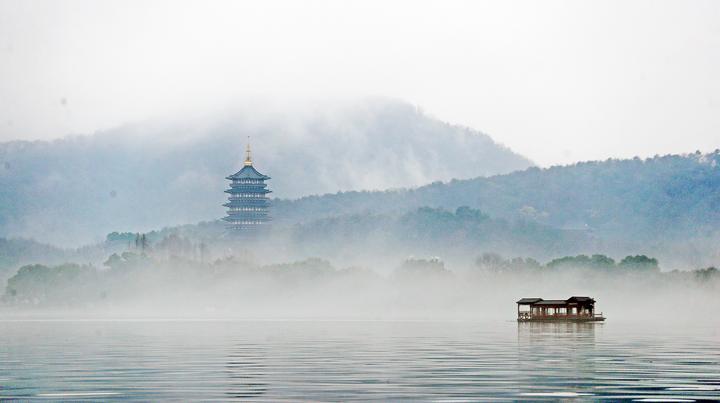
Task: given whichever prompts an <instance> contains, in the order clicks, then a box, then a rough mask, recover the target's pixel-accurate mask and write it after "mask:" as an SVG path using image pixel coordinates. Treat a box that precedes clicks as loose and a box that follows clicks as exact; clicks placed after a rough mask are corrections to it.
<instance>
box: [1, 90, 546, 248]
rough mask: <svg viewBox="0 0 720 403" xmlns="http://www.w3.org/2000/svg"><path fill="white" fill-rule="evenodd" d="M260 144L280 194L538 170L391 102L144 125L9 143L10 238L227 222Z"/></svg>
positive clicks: (245, 109) (4, 172) (75, 236)
mask: <svg viewBox="0 0 720 403" xmlns="http://www.w3.org/2000/svg"><path fill="white" fill-rule="evenodd" d="M248 136H251V141H252V144H253V146H254V150H255V152H254V157H255V162H256V166H257V168H258V169H259V170H261V171H262V172H263V173H266V174H268V175H270V176H272V177H273V180H272V181H271V182H270V186H271V188H272V190H273V191H274V195H276V196H277V197H284V198H295V197H300V196H306V195H311V194H322V193H328V192H332V193H334V192H337V191H338V190H354V189H355V190H359V189H370V190H372V189H389V188H398V187H415V186H419V185H423V184H427V183H430V182H433V181H437V180H450V179H453V178H472V177H477V176H485V175H494V174H499V173H507V172H511V171H515V170H518V169H525V168H527V167H529V166H531V165H532V163H531V162H530V161H529V160H527V159H526V158H524V157H522V156H519V155H517V154H515V153H513V152H512V151H510V150H509V149H507V148H505V147H503V146H501V145H498V144H497V143H495V142H494V141H493V140H492V139H491V138H490V137H488V136H487V135H485V134H483V133H480V132H478V131H474V130H471V129H468V128H464V127H458V126H453V125H449V124H447V123H444V122H441V121H438V120H436V119H434V118H432V117H430V116H428V115H426V114H424V113H423V112H422V111H420V110H418V109H417V108H416V107H414V106H412V105H409V104H405V103H402V102H398V101H393V100H387V99H370V100H364V101H357V102H339V103H332V104H330V103H326V104H312V105H303V106H302V107H298V106H294V107H289V106H277V105H238V106H237V107H235V108H233V109H229V110H227V111H224V112H222V113H219V112H218V113H213V114H199V113H198V114H197V115H194V116H186V117H182V118H176V119H172V120H156V121H148V122H140V123H137V124H133V125H128V126H124V127H119V128H116V129H112V130H108V131H105V132H101V133H96V134H94V135H91V136H81V137H71V138H66V139H63V140H57V141H52V142H44V141H37V142H25V141H17V142H10V143H4V144H0V236H6V237H18V236H21V237H28V238H34V239H38V240H40V241H43V242H51V243H54V244H60V245H63V246H77V245H79V244H84V243H88V242H93V241H98V240H101V239H102V237H103V236H104V235H105V234H106V233H109V232H112V231H116V230H121V231H149V230H151V229H154V228H161V227H163V226H167V225H180V224H185V223H194V222H198V221H201V220H213V219H217V218H220V217H222V215H223V208H222V206H221V205H222V203H223V202H224V199H225V196H226V195H225V194H224V193H223V190H224V189H225V188H226V187H227V183H228V182H227V180H225V177H226V176H227V175H229V174H231V173H233V172H235V171H237V170H238V169H239V167H240V165H241V164H242V158H243V156H242V153H243V150H244V148H245V144H246V142H247V137H248Z"/></svg>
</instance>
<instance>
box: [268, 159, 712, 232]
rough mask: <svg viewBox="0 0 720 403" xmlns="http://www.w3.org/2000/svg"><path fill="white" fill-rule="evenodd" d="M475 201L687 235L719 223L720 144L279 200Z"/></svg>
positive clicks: (392, 204)
mask: <svg viewBox="0 0 720 403" xmlns="http://www.w3.org/2000/svg"><path fill="white" fill-rule="evenodd" d="M461 206H468V207H472V208H475V209H479V210H480V211H482V212H483V213H484V214H488V215H489V216H491V217H493V218H506V219H526V220H530V221H533V222H537V223H540V224H544V225H547V226H551V227H555V228H558V229H571V230H582V231H588V232H591V233H593V234H595V235H597V236H601V237H603V238H605V239H609V240H612V241H628V240H637V241H652V240H667V241H671V240H683V239H686V238H687V237H704V236H708V235H710V234H712V233H715V231H717V228H719V227H720V151H715V152H713V153H710V154H700V153H696V154H691V155H668V156H659V157H655V158H649V159H639V158H635V159H631V160H607V161H599V162H583V163H578V164H575V165H570V166H562V167H552V168H549V169H539V168H529V169H527V170H524V171H520V172H515V173H511V174H507V175H499V176H493V177H489V178H482V177H481V178H475V179H469V180H452V181H450V182H446V183H441V182H437V183H433V184H431V185H428V186H423V187H420V188H417V189H410V190H398V191H385V192H344V193H336V194H329V195H324V196H321V197H316V196H312V197H305V198H301V199H298V200H277V201H275V217H276V221H278V222H303V221H311V220H315V219H318V218H323V217H333V216H337V215H347V214H359V213H367V214H369V213H372V214H387V213H402V212H407V211H412V210H414V209H417V208H420V207H442V208H444V209H449V210H453V209H456V208H457V207H461Z"/></svg>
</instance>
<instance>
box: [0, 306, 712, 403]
mask: <svg viewBox="0 0 720 403" xmlns="http://www.w3.org/2000/svg"><path fill="white" fill-rule="evenodd" d="M3 399H20V400H28V399H38V400H73V401H79V400H87V401H98V400H102V401H107V400H139V401H158V400H166V399H173V400H181V401H189V400H203V401H212V400H216V401H227V400H236V399H237V400H266V401H281V400H292V401H297V400H310V401H351V400H393V401H397V400H403V399H407V400H414V401H417V400H432V401H477V400H482V401H493V400H496V401H511V400H558V399H577V400H593V401H595V400H608V401H622V400H627V401H693V400H696V401H697V400H714V399H720V329H719V326H717V324H713V325H705V326H703V325H697V326H687V325H684V326H671V325H658V324H648V323H646V324H642V325H641V324H633V323H613V321H612V318H610V319H609V320H608V321H607V322H605V323H595V324H569V323H542V324H541V323H523V324H518V323H516V322H514V321H498V322H470V321H463V322H442V321H180V320H177V321H151V320H143V321H132V320H123V321H58V320H54V321H42V320H38V321H0V400H3Z"/></svg>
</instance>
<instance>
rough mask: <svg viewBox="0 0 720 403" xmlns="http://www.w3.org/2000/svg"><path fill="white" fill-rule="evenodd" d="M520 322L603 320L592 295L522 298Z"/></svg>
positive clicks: (518, 304)
mask: <svg viewBox="0 0 720 403" xmlns="http://www.w3.org/2000/svg"><path fill="white" fill-rule="evenodd" d="M517 307H518V318H517V320H518V322H532V321H578V322H589V321H592V322H595V321H603V320H605V317H604V316H603V315H602V313H600V314H596V313H595V300H594V299H592V298H590V297H570V298H568V299H565V300H563V299H542V298H522V299H521V300H519V301H518V302H517Z"/></svg>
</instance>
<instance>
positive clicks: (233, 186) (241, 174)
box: [223, 146, 272, 231]
mask: <svg viewBox="0 0 720 403" xmlns="http://www.w3.org/2000/svg"><path fill="white" fill-rule="evenodd" d="M246 152H247V157H246V159H245V166H244V167H243V168H242V169H241V170H240V171H238V172H236V173H235V174H233V175H230V176H228V177H227V178H226V179H228V180H230V181H231V183H230V189H228V190H226V191H225V193H228V194H229V197H228V202H227V203H225V204H223V206H224V207H227V208H228V211H227V216H225V217H224V218H223V220H224V221H226V222H227V223H228V227H229V228H230V229H232V230H239V231H248V230H254V229H257V228H258V227H261V226H262V225H264V224H267V223H268V222H269V221H270V215H269V209H270V199H268V197H267V195H268V193H272V192H271V191H270V190H268V189H267V184H266V183H265V181H266V180H268V179H270V177H269V176H267V175H263V174H261V173H260V172H258V171H257V170H256V169H255V167H253V165H252V159H251V158H250V147H249V146H248V149H247V151H246Z"/></svg>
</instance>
